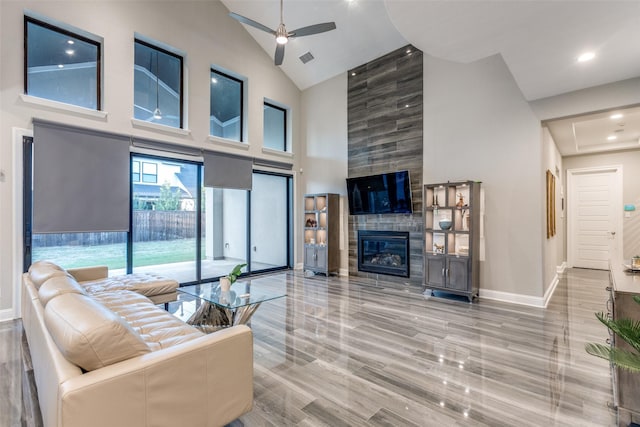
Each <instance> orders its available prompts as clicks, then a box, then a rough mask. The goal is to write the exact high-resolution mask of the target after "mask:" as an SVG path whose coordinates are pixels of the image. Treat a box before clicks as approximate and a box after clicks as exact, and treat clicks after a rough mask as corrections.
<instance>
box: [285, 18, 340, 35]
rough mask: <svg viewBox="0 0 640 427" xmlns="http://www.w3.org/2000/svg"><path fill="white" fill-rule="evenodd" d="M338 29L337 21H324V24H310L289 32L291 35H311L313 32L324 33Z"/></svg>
mask: <svg viewBox="0 0 640 427" xmlns="http://www.w3.org/2000/svg"><path fill="white" fill-rule="evenodd" d="M335 29H336V23H335V22H323V23H322V24H314V25H309V26H308V27H302V28H298V29H297V30H293V31H291V32H290V33H289V36H290V37H302V36H310V35H312V34H318V33H324V32H326V31H331V30H335Z"/></svg>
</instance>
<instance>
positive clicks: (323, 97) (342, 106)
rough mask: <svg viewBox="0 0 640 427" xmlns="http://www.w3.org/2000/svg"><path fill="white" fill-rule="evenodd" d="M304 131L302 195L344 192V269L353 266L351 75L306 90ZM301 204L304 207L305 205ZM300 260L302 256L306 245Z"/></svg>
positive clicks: (298, 223)
mask: <svg viewBox="0 0 640 427" xmlns="http://www.w3.org/2000/svg"><path fill="white" fill-rule="evenodd" d="M301 111H302V119H301V134H302V138H303V144H302V147H303V150H304V153H303V156H302V161H301V168H302V172H301V173H300V175H299V176H300V181H301V183H302V185H301V187H302V188H301V194H300V196H299V197H298V198H297V199H296V200H303V199H302V197H301V196H302V194H314V193H336V194H339V195H340V272H341V274H344V275H346V274H347V273H348V269H349V251H348V248H349V246H348V235H347V221H348V214H349V208H348V204H347V184H346V178H347V75H346V73H342V74H340V75H338V76H336V77H334V78H332V79H329V80H326V81H324V82H322V83H319V84H317V85H315V86H312V87H310V88H308V89H306V90H305V91H303V92H302V98H301ZM299 205H300V206H297V207H298V208H299V209H302V204H301V203H299ZM303 217H304V215H297V217H296V226H297V227H300V228H302V227H303ZM297 247H298V248H299V250H298V251H297V254H296V255H297V256H296V259H300V260H301V259H302V256H303V255H302V244H299V245H297Z"/></svg>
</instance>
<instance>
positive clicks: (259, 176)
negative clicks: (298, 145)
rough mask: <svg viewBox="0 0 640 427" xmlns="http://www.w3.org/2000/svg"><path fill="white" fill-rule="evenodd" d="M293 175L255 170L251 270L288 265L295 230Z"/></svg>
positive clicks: (252, 197) (252, 203) (252, 193)
mask: <svg viewBox="0 0 640 427" xmlns="http://www.w3.org/2000/svg"><path fill="white" fill-rule="evenodd" d="M290 188H291V177H290V176H284V175H276V174H267V173H262V172H254V173H253V189H252V190H251V245H250V246H251V253H250V258H251V271H264V270H271V269H275V268H283V267H288V266H289V264H290V262H289V260H290V258H289V256H290V249H291V245H290V235H291V234H290V232H291V224H290V222H291V215H290V212H291V206H290V205H291V203H290V201H291V190H290Z"/></svg>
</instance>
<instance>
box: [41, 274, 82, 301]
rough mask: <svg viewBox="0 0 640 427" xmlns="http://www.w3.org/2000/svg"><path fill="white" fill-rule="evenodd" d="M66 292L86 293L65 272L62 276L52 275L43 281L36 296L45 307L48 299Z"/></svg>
mask: <svg viewBox="0 0 640 427" xmlns="http://www.w3.org/2000/svg"><path fill="white" fill-rule="evenodd" d="M68 293H74V294H81V295H86V294H87V292H86V291H85V290H84V288H83V287H82V286H80V285H79V284H78V282H76V280H75V279H74V278H73V277H72V276H71V275H70V274H65V275H64V276H53V277H51V278H49V279H48V280H47V281H46V282H44V283H43V284H42V286H40V289H38V296H39V298H40V302H41V303H42V305H43V306H44V307H46V305H47V304H48V303H49V301H51V300H52V299H53V298H55V297H57V296H58V295H62V294H68Z"/></svg>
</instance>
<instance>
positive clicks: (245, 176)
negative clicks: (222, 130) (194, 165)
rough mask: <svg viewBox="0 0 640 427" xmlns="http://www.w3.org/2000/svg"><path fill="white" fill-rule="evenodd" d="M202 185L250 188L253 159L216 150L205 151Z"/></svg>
mask: <svg viewBox="0 0 640 427" xmlns="http://www.w3.org/2000/svg"><path fill="white" fill-rule="evenodd" d="M203 158H204V186H205V187H214V188H232V189H236V190H251V186H252V177H253V159H252V158H250V157H242V156H235V155H233V154H226V153H220V152H217V151H205V152H204V153H203Z"/></svg>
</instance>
